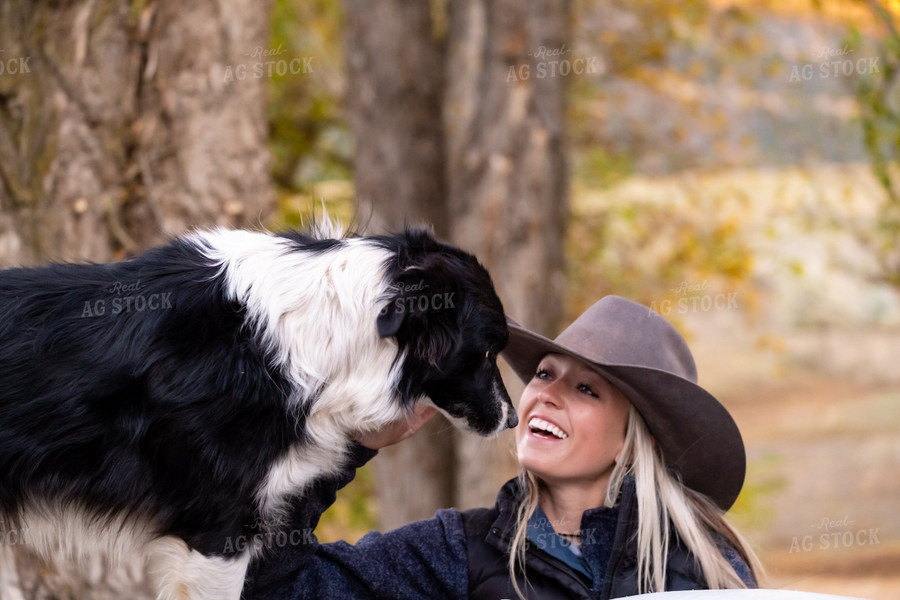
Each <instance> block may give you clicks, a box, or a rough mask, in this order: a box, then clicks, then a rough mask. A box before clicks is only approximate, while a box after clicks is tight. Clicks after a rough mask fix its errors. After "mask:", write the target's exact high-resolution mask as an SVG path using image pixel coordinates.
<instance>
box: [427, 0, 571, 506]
mask: <svg viewBox="0 0 900 600" xmlns="http://www.w3.org/2000/svg"><path fill="white" fill-rule="evenodd" d="M449 7H450V18H449V52H448V55H447V71H448V73H452V74H453V76H452V77H448V86H447V91H446V95H445V103H444V126H445V135H446V147H447V149H448V150H447V169H448V171H449V175H448V177H447V180H448V181H449V206H450V223H451V227H450V239H451V240H452V241H453V242H454V243H456V244H458V245H460V246H462V247H463V248H466V249H468V250H469V251H470V252H474V253H475V254H476V255H477V256H478V257H479V258H480V259H481V261H482V262H483V264H484V265H485V266H486V267H487V268H488V270H489V271H490V272H491V273H492V275H493V278H494V284H495V286H496V288H497V292H498V294H499V295H500V298H501V299H502V301H503V303H504V308H505V310H506V312H507V314H508V315H510V316H511V317H512V318H514V319H515V320H517V321H518V322H520V323H523V324H525V325H527V326H528V327H531V328H534V329H536V330H537V331H539V332H541V333H545V334H546V333H550V332H551V331H552V330H553V329H554V328H555V327H556V325H557V324H558V320H559V318H560V315H561V312H562V300H563V297H562V296H563V290H564V283H565V273H564V257H563V240H564V235H565V219H566V215H567V214H568V183H567V182H568V167H567V162H566V155H565V140H564V130H565V126H564V122H565V101H564V99H565V90H564V82H565V78H562V77H543V78H542V77H538V76H537V70H536V69H535V65H534V64H532V63H533V62H534V60H535V59H534V58H533V57H534V56H535V55H538V54H540V53H539V52H538V49H539V48H540V47H544V48H550V49H554V48H560V47H561V46H562V45H563V44H564V43H565V42H566V40H567V33H568V24H569V11H570V6H569V3H568V2H567V1H564V2H560V1H555V0H543V1H538V2H517V1H516V0H492V1H486V0H450V4H449ZM522 65H529V67H530V69H529V77H527V78H525V77H521V76H516V77H513V78H511V77H510V67H513V69H514V71H515V72H517V73H520V74H521V73H522V72H523V71H522V69H521V68H520V67H521V66H522ZM503 373H504V380H505V381H506V382H507V384H508V387H509V392H510V396H511V397H512V398H513V400H514V402H517V401H518V397H519V396H520V395H521V390H522V389H523V386H521V385H519V382H518V381H516V378H515V375H514V374H513V373H512V371H511V370H510V369H508V368H506V365H504V369H503ZM503 437H505V438H506V439H501V440H500V441H499V442H493V443H491V442H488V441H485V440H481V439H478V438H475V437H473V436H471V435H459V436H458V439H457V443H456V459H457V469H456V471H457V480H456V485H455V497H454V504H455V505H456V506H459V507H461V508H468V507H473V506H484V505H486V504H492V503H493V501H494V498H495V496H496V493H497V489H498V487H499V483H501V482H502V481H503V480H504V479H505V478H507V477H508V476H512V475H513V474H514V473H515V471H516V462H515V460H514V458H513V455H512V453H511V446H512V434H511V433H507V434H504V436H503Z"/></svg>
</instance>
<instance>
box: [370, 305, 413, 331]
mask: <svg viewBox="0 0 900 600" xmlns="http://www.w3.org/2000/svg"><path fill="white" fill-rule="evenodd" d="M405 316H406V313H405V312H404V311H403V310H400V307H398V306H397V303H396V302H395V299H394V298H391V300H390V302H388V304H386V305H385V307H384V308H382V309H381V312H379V313H378V319H376V321H375V323H376V324H377V325H378V335H379V336H380V337H383V338H386V337H391V336H395V335H397V332H398V331H400V326H401V325H403V319H404V317H405Z"/></svg>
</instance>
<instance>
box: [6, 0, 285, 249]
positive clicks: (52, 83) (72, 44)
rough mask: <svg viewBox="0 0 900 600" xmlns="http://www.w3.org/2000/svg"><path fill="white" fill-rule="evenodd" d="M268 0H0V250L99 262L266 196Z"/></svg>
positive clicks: (264, 202) (234, 215)
mask: <svg viewBox="0 0 900 600" xmlns="http://www.w3.org/2000/svg"><path fill="white" fill-rule="evenodd" d="M270 5H271V0H267V1H265V2H262V3H260V2H253V1H251V0H238V1H236V2H228V3H223V2H220V1H217V0H202V1H199V2H192V3H190V4H187V5H186V4H179V3H176V2H167V1H156V0H144V1H140V2H137V1H136V2H127V1H125V0H118V1H116V0H81V1H76V2H63V3H42V4H39V5H36V4H34V3H32V2H27V1H25V0H10V1H8V2H4V3H2V5H0V40H3V43H2V53H0V58H2V59H3V60H4V63H5V64H6V63H9V62H13V63H15V64H16V65H17V68H16V72H12V70H11V69H5V70H4V72H3V74H0V265H7V266H8V265H12V264H32V263H35V262H39V261H44V260H49V259H57V260H59V259H79V260H95V261H106V260H110V259H113V258H122V257H124V256H127V255H129V254H133V253H135V252H137V251H139V250H141V249H143V248H146V247H147V246H150V245H153V244H155V243H158V242H159V241H161V240H162V239H163V237H164V236H166V235H172V234H175V233H178V232H181V231H183V230H184V229H185V228H186V227H188V226H198V225H211V224H221V225H233V226H240V225H248V224H251V223H253V222H255V221H257V220H258V219H259V218H260V215H261V214H265V213H266V212H268V211H270V210H271V208H272V207H273V200H274V199H273V194H272V192H271V189H270V182H269V172H268V167H269V158H268V157H269V154H268V152H267V150H266V139H267V130H266V113H265V109H266V102H265V83H264V80H263V79H259V78H252V77H246V78H244V79H242V80H231V81H229V79H228V77H227V75H228V72H229V71H228V69H229V67H231V68H236V67H237V65H239V64H245V65H246V64H247V63H248V62H249V61H252V60H255V59H253V57H252V54H253V50H254V49H255V48H262V46H263V45H264V44H265V43H267V40H268V32H269V16H270Z"/></svg>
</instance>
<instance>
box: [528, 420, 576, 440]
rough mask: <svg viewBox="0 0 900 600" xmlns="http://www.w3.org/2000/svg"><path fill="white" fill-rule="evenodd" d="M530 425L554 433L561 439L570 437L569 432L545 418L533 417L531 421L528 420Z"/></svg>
mask: <svg viewBox="0 0 900 600" xmlns="http://www.w3.org/2000/svg"><path fill="white" fill-rule="evenodd" d="M528 426H529V427H530V428H532V429H540V430H541V431H546V432H547V433H552V434H553V435H555V436H556V437H558V438H559V439H561V440H564V439H566V438H567V437H569V434H568V433H566V432H565V431H563V430H562V429H560V428H559V427H557V426H556V425H554V424H553V423H548V422H547V421H545V420H543V419H539V418H537V417H532V418H531V420H530V421H528Z"/></svg>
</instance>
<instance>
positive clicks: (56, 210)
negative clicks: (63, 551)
mask: <svg viewBox="0 0 900 600" xmlns="http://www.w3.org/2000/svg"><path fill="white" fill-rule="evenodd" d="M271 7H272V0H262V1H260V0H231V1H228V2H226V1H225V0H197V1H194V2H190V3H183V2H175V1H173V0H147V1H145V2H129V1H126V0H75V1H70V2H41V3H35V2H31V1H30V0H6V1H5V2H2V3H0V50H2V52H0V61H2V62H3V63H4V67H5V68H4V71H3V73H0V267H8V266H16V265H32V264H36V263H40V262H46V261H49V260H90V261H98V262H106V261H109V260H113V259H119V258H124V257H126V256H128V255H131V254H134V253H137V252H139V251H141V250H143V249H146V248H147V247H149V246H152V245H155V244H157V243H159V242H161V241H163V240H164V238H165V237H167V236H170V235H174V234H178V233H182V232H184V231H185V230H186V229H187V228H188V227H195V226H210V225H215V224H220V225H227V226H247V225H253V224H256V223H257V222H258V221H259V220H260V219H261V218H262V217H264V216H266V215H267V214H268V213H269V212H270V211H271V210H272V209H273V208H274V194H273V193H272V190H271V188H270V183H269V172H268V165H269V156H268V149H267V137H268V133H267V122H266V111H265V88H266V80H265V79H264V78H251V77H247V78H246V79H244V80H240V81H237V80H233V81H228V79H227V72H228V68H229V67H231V68H232V69H234V68H236V67H237V65H238V64H242V63H243V64H246V63H250V62H252V61H253V59H252V57H251V55H252V53H253V52H252V51H253V49H254V48H256V47H260V46H264V45H265V44H266V43H267V41H268V35H269V15H270V14H271ZM248 57H251V58H248ZM10 64H14V65H15V67H16V69H15V71H16V72H15V73H12V72H11V70H10V69H9V68H7V67H8V65H10ZM248 70H249V69H248ZM22 539H23V540H24V541H25V542H26V543H19V544H0V596H2V598H4V599H6V598H13V599H17V598H27V599H29V600H32V599H37V598H59V599H63V598H79V599H82V598H110V599H112V598H143V597H148V593H149V591H148V587H147V578H146V575H145V574H144V573H142V566H141V565H142V558H141V557H116V558H119V559H121V560H122V565H121V567H120V568H117V569H114V570H111V571H107V570H106V569H105V567H103V566H102V565H101V563H100V561H99V560H98V561H94V562H91V563H90V564H89V565H74V564H67V563H65V562H60V563H59V564H54V565H42V564H39V562H38V560H37V559H36V557H35V556H34V555H32V554H31V553H30V552H29V546H28V544H27V539H28V533H27V532H24V533H23V536H22ZM91 560H92V561H93V558H92V559H91ZM13 588H17V589H13Z"/></svg>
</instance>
